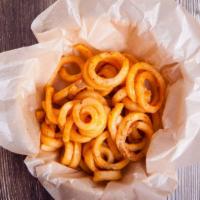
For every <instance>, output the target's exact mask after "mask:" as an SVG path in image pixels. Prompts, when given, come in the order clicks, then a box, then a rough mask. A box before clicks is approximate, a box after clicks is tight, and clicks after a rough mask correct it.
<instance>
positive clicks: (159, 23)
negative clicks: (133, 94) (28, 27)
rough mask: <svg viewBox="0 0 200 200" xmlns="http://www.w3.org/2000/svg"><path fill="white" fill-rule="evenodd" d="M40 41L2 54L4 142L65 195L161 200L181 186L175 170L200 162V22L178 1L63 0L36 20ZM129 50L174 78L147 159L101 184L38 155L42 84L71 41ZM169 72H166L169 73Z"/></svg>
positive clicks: (0, 123) (81, 199) (57, 194)
mask: <svg viewBox="0 0 200 200" xmlns="http://www.w3.org/2000/svg"><path fill="white" fill-rule="evenodd" d="M32 30H33V33H34V34H35V36H36V38H37V39H38V41H39V43H40V44H37V45H34V46H31V47H26V48H22V49H17V50H13V51H9V52H5V53H1V54H0V90H1V92H0V127H1V129H0V145H1V146H3V147H4V148H6V149H8V150H10V151H13V152H16V153H19V154H24V155H29V156H28V157H27V158H26V160H25V163H26V165H27V167H28V169H29V171H30V172H31V173H32V174H33V175H34V176H35V177H37V178H38V179H39V180H40V182H41V183H42V185H43V186H44V187H45V188H46V189H47V190H48V191H49V193H50V194H51V195H52V196H53V197H54V198H55V199H58V200H63V199H69V200H72V199H73V200H74V199H75V200H86V199H87V200H95V199H101V200H118V199H119V200H129V199H130V200H144V199H148V200H158V199H163V198H165V197H166V195H168V194H170V193H171V192H172V191H173V190H174V189H175V187H176V184H177V177H176V169H177V168H178V167H182V166H185V165H189V164H193V163H195V162H198V161H199V160H200V154H199V149H200V145H199V144H200V25H199V24H198V23H197V22H196V21H195V20H194V19H193V18H192V17H191V16H190V15H189V14H188V13H186V12H185V11H183V10H182V9H181V8H180V7H179V6H178V5H176V4H175V2H174V1H171V0H148V1H147V0H87V1H84V0H58V1H57V2H56V3H54V4H53V5H52V6H50V7H49V8H48V9H47V10H45V11H44V12H43V13H42V14H40V15H39V16H38V17H37V18H36V19H35V20H34V22H33V24H32ZM80 42H83V43H86V44H88V45H91V46H93V47H95V48H97V49H99V50H104V51H106V50H117V51H128V52H130V53H132V54H134V55H135V56H136V57H138V58H139V59H142V60H144V61H147V62H150V63H152V64H154V65H155V66H156V67H157V68H158V69H161V70H163V74H164V76H165V77H166V78H167V79H168V81H169V86H168V89H167V94H168V95H167V99H166V105H165V109H164V113H163V124H164V129H162V130H159V131H158V132H156V133H155V135H154V136H153V139H152V142H151V145H150V148H149V151H148V154H147V158H146V164H145V163H133V164H131V165H130V166H129V167H128V169H126V170H125V172H124V178H123V179H122V180H121V181H118V182H109V183H108V184H107V185H97V184H94V183H93V182H92V181H91V179H90V178H89V177H87V176H86V175H85V174H83V173H82V172H80V171H77V170H73V169H70V168H67V167H65V166H63V165H61V164H59V163H58V162H57V161H56V160H57V157H58V155H57V154H56V153H45V152H39V141H40V139H39V136H40V132H39V127H38V124H37V122H36V120H35V117H34V110H35V109H36V108H37V107H38V106H39V103H40V99H41V88H42V87H43V86H44V84H45V83H46V82H47V81H48V80H49V78H50V76H51V74H52V73H53V72H54V71H55V70H56V66H57V63H58V61H59V59H60V57H61V55H62V54H63V53H68V52H70V51H71V45H73V44H75V43H80ZM164 69H165V70H164Z"/></svg>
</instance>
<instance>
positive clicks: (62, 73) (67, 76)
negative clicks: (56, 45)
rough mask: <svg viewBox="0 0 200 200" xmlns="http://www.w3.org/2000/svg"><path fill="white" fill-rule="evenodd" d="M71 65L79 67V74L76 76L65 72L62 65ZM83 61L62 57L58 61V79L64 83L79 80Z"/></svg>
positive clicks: (72, 57) (75, 57) (71, 57)
mask: <svg viewBox="0 0 200 200" xmlns="http://www.w3.org/2000/svg"><path fill="white" fill-rule="evenodd" d="M72 63H75V64H77V65H78V66H79V68H80V73H77V74H70V73H69V72H68V71H67V68H66V67H64V65H67V64H72ZM83 64H84V62H83V60H82V59H81V58H79V57H77V56H71V55H68V56H64V57H62V58H61V60H60V63H59V68H60V70H59V72H58V73H59V75H60V77H61V78H62V79H63V80H64V81H67V82H75V81H77V80H79V79H81V70H82V68H83Z"/></svg>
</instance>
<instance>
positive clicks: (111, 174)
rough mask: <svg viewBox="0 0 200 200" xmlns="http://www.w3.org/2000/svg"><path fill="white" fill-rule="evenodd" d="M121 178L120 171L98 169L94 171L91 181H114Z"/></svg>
mask: <svg viewBox="0 0 200 200" xmlns="http://www.w3.org/2000/svg"><path fill="white" fill-rule="evenodd" d="M121 178H122V174H121V172H120V171H114V170H98V171H95V172H94V177H93V181H95V182H99V181H116V180H119V179H121Z"/></svg>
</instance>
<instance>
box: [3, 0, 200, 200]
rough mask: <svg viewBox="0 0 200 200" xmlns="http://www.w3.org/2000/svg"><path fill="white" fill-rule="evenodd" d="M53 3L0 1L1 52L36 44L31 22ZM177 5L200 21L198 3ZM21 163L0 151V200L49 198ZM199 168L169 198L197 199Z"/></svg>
mask: <svg viewBox="0 0 200 200" xmlns="http://www.w3.org/2000/svg"><path fill="white" fill-rule="evenodd" d="M53 2H55V0H0V52H2V51H6V50H10V49H15V48H18V47H22V46H27V45H31V44H34V43H36V40H35V38H34V36H33V34H32V32H31V30H30V25H31V22H32V21H33V19H34V18H35V17H36V16H37V15H38V14H39V13H40V12H41V11H42V10H44V9H45V8H47V7H48V6H49V5H50V4H51V3H53ZM178 2H179V3H181V4H182V5H183V6H184V7H186V9H187V10H188V11H189V12H191V13H192V14H193V15H195V16H196V17H197V18H199V19H200V0H179V1H178ZM23 160H24V157H23V156H20V155H16V154H13V153H10V152H8V151H6V150H4V149H2V148H1V149H0V200H48V199H52V198H51V197H50V196H49V194H48V193H47V192H46V191H45V189H44V188H43V187H42V186H41V185H40V183H39V182H38V181H37V180H36V179H35V178H33V177H32V176H31V175H30V174H29V172H28V171H27V169H26V166H25V165H24V162H23ZM199 169H200V167H199V166H198V165H195V166H192V167H189V168H186V169H182V170H180V171H179V178H180V181H179V183H180V185H179V188H178V190H177V191H176V192H175V193H174V194H173V195H172V196H171V197H169V199H174V200H175V199H176V200H179V199H180V200H200V194H199V193H200V188H199V185H200V178H198V175H199V176H200V170H199ZM187 183H190V184H189V186H188V184H187ZM190 187H192V188H193V191H194V192H193V193H192V190H191V189H190ZM194 188H195V190H194ZM188 193H191V194H189V195H188ZM66 199H67V198H66Z"/></svg>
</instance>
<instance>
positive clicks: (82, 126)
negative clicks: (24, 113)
mask: <svg viewBox="0 0 200 200" xmlns="http://www.w3.org/2000/svg"><path fill="white" fill-rule="evenodd" d="M73 48H74V51H73V53H75V55H64V56H63V57H62V58H61V60H60V63H59V65H58V68H57V70H56V71H55V72H54V74H53V77H52V78H51V79H50V80H51V81H52V80H55V78H57V77H56V76H57V75H59V77H60V78H61V79H63V80H65V81H66V82H68V83H70V84H69V85H67V86H66V87H65V88H63V89H60V90H57V91H56V92H55V91H54V87H53V86H50V85H47V86H46V91H45V98H44V100H43V101H42V102H41V104H42V108H40V109H37V110H36V111H35V116H36V119H37V121H38V123H39V125H40V131H41V141H40V142H41V146H40V148H41V150H43V151H47V152H52V153H53V152H56V153H58V154H59V155H60V163H62V164H63V165H66V166H68V167H71V168H74V169H82V170H83V171H85V172H86V173H87V174H89V175H92V176H93V180H94V181H95V182H101V181H116V180H119V179H121V178H122V174H121V170H122V169H124V168H125V167H126V166H127V165H128V164H129V163H130V162H131V161H132V162H136V161H140V160H142V159H143V158H144V157H145V156H146V153H147V150H148V147H149V144H150V141H151V137H152V135H153V133H154V132H155V131H157V130H158V129H160V128H161V127H162V122H161V117H162V116H161V115H162V110H163V108H164V99H165V88H166V86H165V82H164V79H163V77H162V76H161V74H160V73H159V71H157V70H156V69H155V68H154V67H153V66H151V65H149V64H148V63H143V62H138V61H137V59H136V58H135V57H134V56H132V55H131V54H129V53H120V52H97V51H95V49H91V48H89V47H87V46H85V45H84V44H77V45H74V47H73ZM72 64H76V65H78V66H79V68H80V72H78V73H76V74H72V73H70V70H69V68H68V67H72ZM66 65H68V66H66ZM56 80H57V79H56ZM58 81H59V80H58ZM54 84H56V82H55V83H54ZM55 87H56V88H60V86H59V87H57V85H55Z"/></svg>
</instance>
